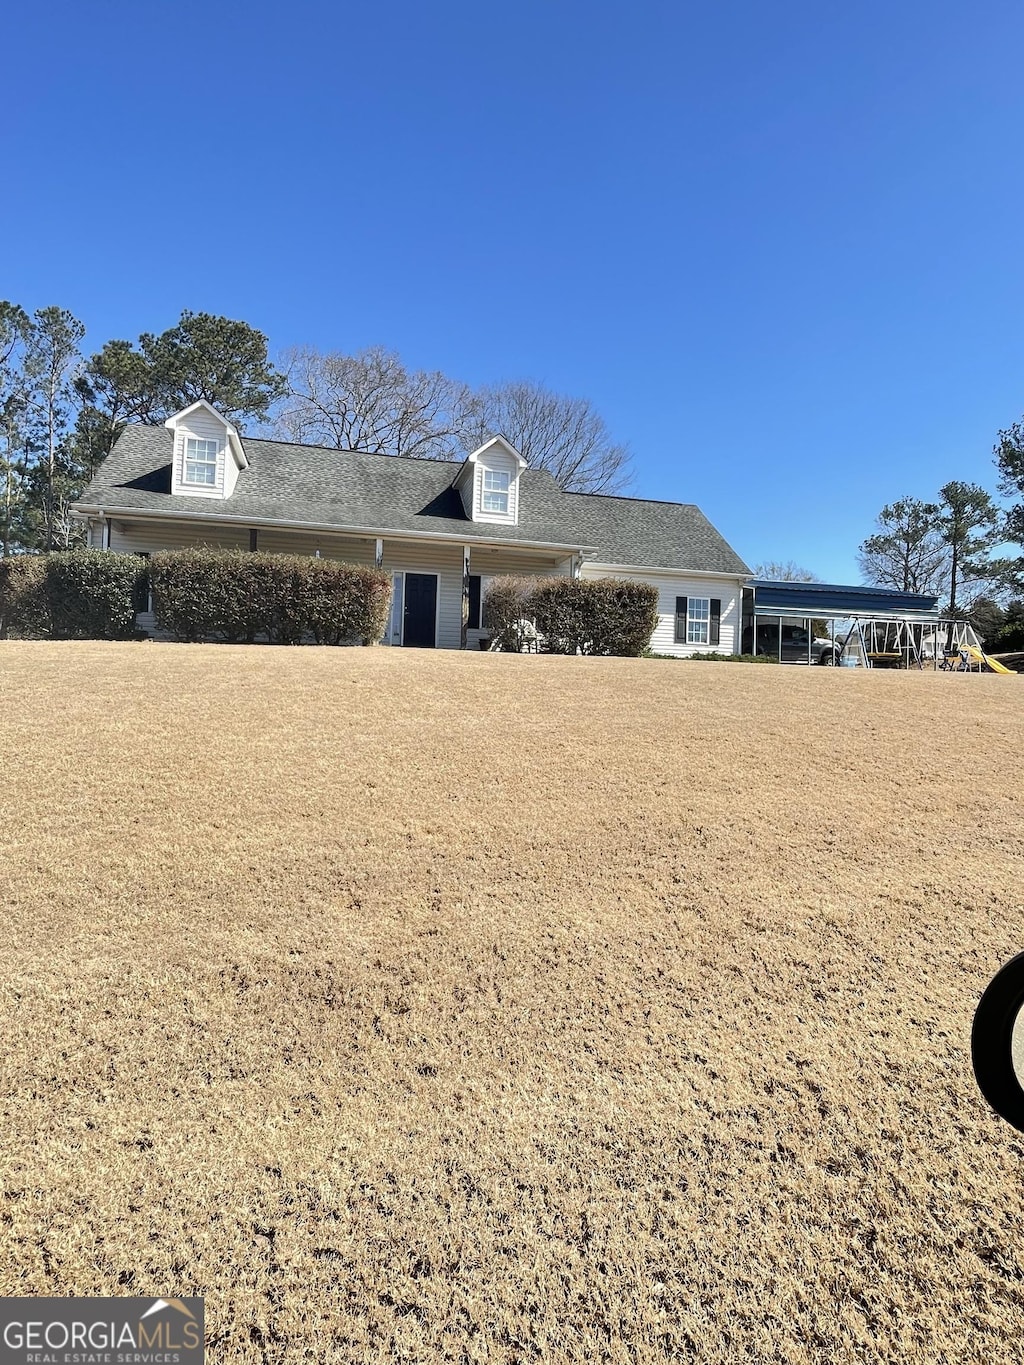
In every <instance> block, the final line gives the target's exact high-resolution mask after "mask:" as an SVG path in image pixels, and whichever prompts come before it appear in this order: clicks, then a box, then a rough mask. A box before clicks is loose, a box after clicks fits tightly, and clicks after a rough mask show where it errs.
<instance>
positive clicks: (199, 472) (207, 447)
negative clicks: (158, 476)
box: [183, 436, 218, 488]
mask: <svg viewBox="0 0 1024 1365" xmlns="http://www.w3.org/2000/svg"><path fill="white" fill-rule="evenodd" d="M217 451H218V444H217V442H216V441H205V440H202V439H200V438H199V437H196V436H187V437H186V438H185V478H184V480H183V482H185V483H195V484H203V485H204V486H206V487H208V488H212V487H213V486H214V485H215V484H216V482H217Z"/></svg>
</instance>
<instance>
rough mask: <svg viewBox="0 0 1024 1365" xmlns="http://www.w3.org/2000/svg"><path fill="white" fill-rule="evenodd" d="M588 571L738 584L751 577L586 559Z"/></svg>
mask: <svg viewBox="0 0 1024 1365" xmlns="http://www.w3.org/2000/svg"><path fill="white" fill-rule="evenodd" d="M586 565H587V568H588V569H618V570H622V571H624V572H626V573H647V574H650V573H666V574H679V575H680V576H685V577H687V578H735V579H736V581H737V582H738V583H746V582H748V580H749V579H750V578H751V577H752V576H753V575H751V574H749V573H736V572H735V571H733V572H732V573H726V572H724V571H723V572H721V573H715V572H714V571H713V570H709V569H680V568H679V567H678V565H674V566H673V567H672V568H669V567H668V566H667V565H662V564H603V563H599V562H598V561H597V560H594V559H588V560H587V561H586Z"/></svg>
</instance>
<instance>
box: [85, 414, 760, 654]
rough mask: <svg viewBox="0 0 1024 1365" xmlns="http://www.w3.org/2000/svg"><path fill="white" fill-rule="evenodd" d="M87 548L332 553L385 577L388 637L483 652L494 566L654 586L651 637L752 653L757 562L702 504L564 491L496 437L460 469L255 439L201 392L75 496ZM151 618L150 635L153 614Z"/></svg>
mask: <svg viewBox="0 0 1024 1365" xmlns="http://www.w3.org/2000/svg"><path fill="white" fill-rule="evenodd" d="M74 510H75V513H76V514H77V515H78V516H80V517H83V518H85V519H86V521H87V522H88V527H89V544H90V545H92V546H94V547H103V548H107V549H111V550H121V551H134V552H136V553H139V554H143V555H148V554H151V553H153V552H154V551H156V550H166V549H181V548H184V547H186V546H200V545H204V546H216V547H222V548H229V547H230V548H234V549H249V550H256V549H259V550H265V551H270V552H272V553H273V552H277V553H290V554H312V555H323V556H326V557H329V558H332V559H338V560H344V561H345V562H347V563H351V564H367V565H372V564H376V565H377V566H378V567H382V568H384V569H386V570H389V571H390V572H391V574H392V577H393V581H394V600H393V605H392V613H391V622H390V627H389V631H388V637H387V641H386V642H387V643H389V644H395V645H412V646H419V647H421V648H422V647H426V648H434V647H437V648H441V649H460V648H461V649H465V648H467V647H468V648H475V647H476V645H477V642H478V641H479V639H480V638H481V636H484V637H486V634H487V630H486V620H483V621H482V620H481V603H482V601H483V598H484V596H485V595H486V590H487V581H488V579H490V578H493V577H494V576H495V575H497V574H509V573H513V574H531V575H537V574H553V575H579V576H581V577H584V578H604V577H619V578H631V579H642V580H644V581H646V582H649V583H653V584H655V586H656V587H657V589H658V594H659V618H658V627H657V629H656V631H655V633H654V638H653V640H652V642H651V647H652V648H653V649H654V650H656V651H658V652H659V653H663V654H690V653H693V652H695V651H698V650H707V649H716V650H720V651H721V652H722V653H725V654H728V653H732V652H734V651H735V650H737V649H738V647H739V640H738V636H739V616H740V604H741V589H742V584H743V582H744V580H745V579H746V578H748V577H749V570H748V568H747V566H746V565H745V564H744V563H743V561H742V560H741V559H740V558H739V556H738V555H737V554H736V553H735V552H734V551H733V550H732V549H731V548H730V546H729V545H728V544H727V543H726V542H725V540H723V538H722V537H721V536H720V535H719V533H718V532H717V531H716V530H715V528H714V527H713V526H712V525H711V523H710V522H709V521H708V520H707V518H706V517H704V515H703V514H702V513H701V512H700V510H699V509H698V508H696V507H694V506H693V505H692V504H689V503H676V502H654V501H650V500H648V499H644V498H628V497H617V496H607V495H603V494H596V493H565V492H563V491H562V490H561V489H560V488H559V487H558V485H557V484H556V483H555V481H554V479H553V478H552V477H551V475H550V474H548V473H546V472H545V471H543V470H539V469H530V468H528V466H527V464H526V461H525V460H524V459H523V458H522V456H521V455H520V454H519V453H518V451H516V450H514V449H513V448H512V446H511V445H510V444H509V443H508V442H507V441H505V440H504V439H503V438H502V437H500V436H495V437H494V438H493V439H492V440H490V441H488V442H486V444H484V445H482V446H481V447H480V448H479V450H474V451H473V453H472V454H471V455H469V456H468V457H467V458H466V459H465V460H464V461H463V462H462V463H461V464H454V463H448V462H445V461H441V460H411V459H401V458H396V457H394V456H390V455H369V454H365V453H363V452H357V451H344V450H330V449H325V448H323V447H319V446H304V445H293V444H289V443H286V442H281V441H263V440H252V439H250V438H249V437H244V438H243V437H242V436H240V435H239V433H238V431H236V429H235V428H234V427H233V426H232V424H231V423H230V422H228V421H226V420H225V419H224V418H223V417H222V416H221V415H220V414H219V413H218V412H217V411H216V410H215V409H214V408H213V407H211V406H210V404H209V403H207V402H205V401H203V400H200V401H199V402H197V403H193V404H192V405H191V407H188V408H185V409H184V410H183V411H182V412H179V413H177V414H175V416H174V417H171V418H170V419H169V420H168V421H167V422H166V423H164V425H163V426H142V425H135V426H129V427H127V428H126V429H125V431H124V433H123V434H122V435H121V437H120V438H119V439H118V441H117V443H116V444H115V446H114V449H113V450H112V452H111V454H110V455H109V457H108V458H107V459H106V460H105V461H104V462H103V464H102V465H101V466H100V468H99V470H98V471H97V473H96V476H95V478H94V479H93V480H92V482H91V483H90V484H89V486H88V488H87V489H86V490H85V492H84V493H83V494H82V497H81V499H80V500H79V502H78V503H77V504H76V507H75V509H74ZM140 625H142V626H143V627H149V628H152V626H153V622H152V618H151V617H147V616H146V615H145V614H144V613H143V614H142V616H141V618H140Z"/></svg>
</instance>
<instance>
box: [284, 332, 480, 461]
mask: <svg viewBox="0 0 1024 1365" xmlns="http://www.w3.org/2000/svg"><path fill="white" fill-rule="evenodd" d="M282 359H283V368H284V371H285V375H286V377H287V380H288V396H287V397H286V399H285V400H284V403H283V405H282V407H281V409H280V411H279V413H278V415H277V419H276V421H275V423H274V428H273V430H274V434H275V435H277V436H279V437H281V438H282V439H284V440H289V441H301V442H304V443H305V444H307V445H323V446H334V447H335V448H337V449H338V450H366V451H370V452H372V453H374V454H378V455H407V456H411V457H413V458H415V459H431V460H456V459H459V458H460V456H461V454H462V452H463V445H464V442H463V437H462V430H463V426H464V425H465V421H466V414H467V411H468V410H469V409H470V407H471V403H472V400H471V395H470V394H469V391H468V389H466V387H465V386H464V385H461V384H458V383H456V382H455V381H454V380H451V379H449V378H448V377H447V376H446V375H443V374H441V373H440V372H438V371H436V370H435V371H426V370H408V369H406V367H405V365H404V363H403V362H402V359H401V357H400V356H398V355H397V354H396V353H395V352H394V351H389V350H386V349H385V348H384V347H383V346H373V347H371V348H370V349H369V350H365V351H359V352H357V353H356V354H355V355H341V354H339V353H337V352H332V353H331V354H329V355H321V354H320V353H319V352H318V351H315V350H313V349H312V348H310V347H299V348H296V349H294V350H292V351H289V352H287V353H286V354H285V355H284V357H283V358H282Z"/></svg>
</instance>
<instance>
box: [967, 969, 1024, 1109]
mask: <svg viewBox="0 0 1024 1365" xmlns="http://www.w3.org/2000/svg"><path fill="white" fill-rule="evenodd" d="M1022 1008H1024V953H1020V954H1018V956H1017V957H1015V958H1013V960H1012V961H1010V962H1008V963H1007V964H1006V966H1005V967H1003V968H1002V969H1001V970H1000V971H998V972H997V973H996V975H995V976H994V977H993V978H992V980H991V981H990V982H989V984H988V986H986V988H985V994H984V995H983V996H982V997H981V1000H980V1002H979V1004H978V1008H977V1010H976V1011H975V1014H974V1027H973V1028H972V1029H971V1062H972V1064H973V1066H974V1076H975V1079H976V1080H977V1082H978V1085H979V1086H980V1087H981V1093H982V1094H983V1095H984V1096H985V1098H986V1099H987V1100H988V1102H989V1104H990V1105H991V1106H992V1108H993V1109H994V1110H995V1111H996V1113H997V1114H999V1115H1000V1117H1001V1118H1004V1119H1005V1120H1006V1122H1007V1123H1012V1124H1013V1126H1014V1128H1016V1129H1018V1131H1019V1132H1022V1133H1024V1089H1022V1088H1021V1083H1020V1081H1019V1080H1018V1079H1017V1073H1016V1072H1015V1071H1014V1069H1013V1026H1014V1024H1015V1023H1016V1022H1017V1016H1018V1014H1020V1012H1021V1009H1022Z"/></svg>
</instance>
